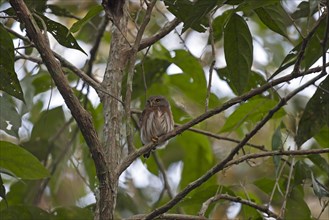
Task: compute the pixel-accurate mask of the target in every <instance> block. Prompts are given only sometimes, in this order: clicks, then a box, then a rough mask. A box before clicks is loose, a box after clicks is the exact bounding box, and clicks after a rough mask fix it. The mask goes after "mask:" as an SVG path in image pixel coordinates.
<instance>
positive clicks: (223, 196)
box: [199, 194, 281, 219]
mask: <svg viewBox="0 0 329 220" xmlns="http://www.w3.org/2000/svg"><path fill="white" fill-rule="evenodd" d="M221 199H224V200H228V201H232V202H237V203H241V204H244V205H247V206H250V207H252V208H255V209H256V210H258V211H260V212H263V213H265V214H267V216H266V217H273V218H275V219H281V218H279V216H278V215H277V214H275V213H274V212H272V211H271V210H269V209H268V208H267V207H265V206H261V205H257V204H256V203H254V202H251V201H249V200H245V199H242V198H240V197H234V196H230V195H227V194H219V195H216V196H214V197H211V198H210V199H208V200H207V201H206V202H204V203H203V204H202V208H201V210H200V212H199V215H200V216H204V215H205V213H206V211H207V209H208V207H209V205H210V204H211V203H214V202H217V201H218V200H221Z"/></svg>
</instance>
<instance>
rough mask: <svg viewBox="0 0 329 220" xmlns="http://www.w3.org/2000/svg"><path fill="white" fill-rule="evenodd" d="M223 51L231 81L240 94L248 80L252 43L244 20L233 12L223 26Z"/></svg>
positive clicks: (251, 58)
mask: <svg viewBox="0 0 329 220" xmlns="http://www.w3.org/2000/svg"><path fill="white" fill-rule="evenodd" d="M224 53H225V60H226V64H227V68H228V70H229V74H230V75H231V77H230V78H231V82H232V84H233V85H234V87H235V89H236V91H237V93H238V94H242V93H243V91H244V90H245V86H246V85H247V84H248V82H249V77H250V70H251V65H252V61H253V45H252V37H251V33H250V31H249V28H248V25H247V23H246V21H245V20H244V19H243V18H242V17H241V16H239V15H238V14H235V13H234V14H232V16H231V18H230V19H229V20H228V22H227V24H226V26H225V28H224Z"/></svg>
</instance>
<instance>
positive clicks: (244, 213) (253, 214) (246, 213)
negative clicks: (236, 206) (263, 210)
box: [239, 205, 263, 220]
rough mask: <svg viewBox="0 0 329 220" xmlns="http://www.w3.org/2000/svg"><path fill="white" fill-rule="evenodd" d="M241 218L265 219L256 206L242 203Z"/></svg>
mask: <svg viewBox="0 0 329 220" xmlns="http://www.w3.org/2000/svg"><path fill="white" fill-rule="evenodd" d="M239 219H253V220H263V217H262V215H261V214H260V213H259V212H258V211H257V210H256V209H255V208H253V207H250V206H247V205H242V207H241V211H240V214H239Z"/></svg>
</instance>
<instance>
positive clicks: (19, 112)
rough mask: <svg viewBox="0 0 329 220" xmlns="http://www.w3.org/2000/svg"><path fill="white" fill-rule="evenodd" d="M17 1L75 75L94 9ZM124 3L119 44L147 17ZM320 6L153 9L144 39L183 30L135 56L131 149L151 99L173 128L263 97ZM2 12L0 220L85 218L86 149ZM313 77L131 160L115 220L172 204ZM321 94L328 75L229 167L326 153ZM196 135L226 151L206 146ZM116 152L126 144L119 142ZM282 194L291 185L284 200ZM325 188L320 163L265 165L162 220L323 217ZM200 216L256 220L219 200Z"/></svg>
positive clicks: (211, 186) (237, 170) (89, 188)
mask: <svg viewBox="0 0 329 220" xmlns="http://www.w3.org/2000/svg"><path fill="white" fill-rule="evenodd" d="M25 2H26V4H28V5H29V8H30V10H33V11H34V12H35V13H37V14H38V15H39V16H40V17H41V18H42V19H43V20H44V21H45V23H46V25H47V31H48V32H49V33H50V34H51V35H52V37H51V36H50V41H51V45H52V49H53V50H54V51H56V52H57V53H59V54H61V55H62V56H63V57H65V58H66V59H68V60H69V61H70V62H72V63H73V64H74V65H76V66H77V67H78V68H80V69H82V70H86V66H87V65H86V63H87V61H88V59H89V56H90V50H91V48H92V45H93V44H94V43H95V42H94V40H95V36H96V33H97V30H98V25H99V24H100V23H101V22H102V21H103V19H104V12H103V11H102V7H101V6H100V2H99V1H93V0H84V1H64V0H56V1H47V0H38V1H33V0H30V1H25ZM128 2H129V6H128V12H129V14H130V21H129V28H130V35H129V36H128V39H129V40H133V39H134V37H133V36H134V34H135V33H136V29H135V26H136V25H140V24H141V22H142V21H143V16H144V15H145V6H144V7H141V5H143V4H142V3H141V2H140V1H135V0H134V1H132V0H131V1H128ZM325 4H326V2H325V1H320V0H309V1H306V0H304V1H302V0H301V1H297V0H296V1H291V0H281V1H280V0H266V1H265V0H264V1H254V0H229V1H224V0H209V1H202V0H199V1H194V3H192V1H189V0H180V1H174V0H164V1H159V2H158V3H157V5H156V9H155V10H154V12H153V14H152V19H151V21H150V24H149V25H148V27H147V30H146V32H145V35H144V37H145V38H146V37H149V36H153V35H154V34H156V33H157V32H158V31H159V30H160V29H161V28H162V27H163V24H164V23H166V22H167V21H168V20H172V19H173V18H174V17H177V18H179V19H180V20H181V21H183V23H182V24H181V25H179V26H178V27H177V28H176V29H175V31H173V32H172V33H170V34H168V35H167V36H166V37H164V38H163V39H162V40H160V41H159V42H157V43H155V44H154V45H153V46H152V47H150V48H147V49H144V50H142V52H140V53H139V55H138V60H137V62H136V66H135V75H134V81H133V94H132V95H133V96H132V99H133V100H132V108H133V109H136V111H135V112H136V114H134V115H133V118H134V119H135V121H136V129H135V132H136V133H135V139H134V143H135V145H136V146H137V147H140V146H141V142H140V139H139V133H138V127H137V122H138V112H139V111H138V110H139V109H142V108H143V106H144V104H145V100H146V97H148V96H150V95H154V94H161V95H164V96H166V97H167V98H168V99H169V101H170V103H171V106H172V111H173V115H174V120H175V122H176V123H178V124H183V123H186V122H188V121H190V120H191V119H193V118H195V117H197V116H199V115H200V114H202V113H204V112H205V109H206V108H207V109H213V108H215V107H219V106H221V104H223V103H224V102H225V101H227V100H229V99H231V98H233V97H236V96H239V95H241V94H244V93H246V92H248V91H250V90H252V89H253V88H257V87H260V86H261V85H263V84H265V83H266V82H267V80H268V79H269V78H270V77H276V78H277V77H280V76H283V75H286V74H289V73H290V72H291V71H292V68H293V65H294V64H295V61H296V59H297V54H298V52H299V50H300V48H301V42H302V40H303V38H305V36H307V35H308V33H309V31H310V30H311V29H312V28H313V27H314V25H315V23H316V22H317V20H318V19H319V17H320V15H321V13H323V11H324V10H327V9H325ZM0 9H1V11H2V13H1V25H0V36H1V37H0V40H1V58H0V64H1V68H0V72H1V73H0V74H1V80H0V81H1V82H0V83H1V85H0V86H1V88H0V89H1V90H2V91H1V93H0V103H1V105H0V110H1V115H0V124H1V127H0V129H1V130H0V139H1V142H0V146H1V148H0V150H1V151H0V153H1V154H0V174H1V176H0V177H1V178H0V187H1V189H0V196H1V198H2V199H1V202H0V216H1V219H92V216H93V211H94V204H95V197H94V195H95V193H97V187H98V182H97V178H96V173H95V167H94V163H93V160H92V158H91V156H90V153H89V150H88V147H87V146H86V143H85V141H84V139H83V137H82V135H81V134H80V132H79V129H78V127H77V124H76V123H75V122H74V120H73V118H72V117H71V114H70V112H69V110H68V109H67V107H66V106H65V105H64V103H63V100H62V98H61V97H60V95H59V93H58V90H57V89H56V87H55V86H54V83H53V82H52V79H51V77H50V75H49V74H48V72H47V69H46V67H45V66H44V65H43V64H42V61H41V60H40V58H39V54H38V52H37V51H36V49H35V48H34V47H33V45H31V44H30V43H29V41H28V40H25V41H24V40H22V38H20V37H19V36H18V35H15V34H13V32H16V33H20V34H21V35H22V36H24V35H25V33H24V26H22V25H21V24H20V23H19V22H18V21H16V20H15V19H14V18H15V17H14V16H15V12H14V11H13V9H12V8H11V7H10V4H9V3H8V2H7V1H1V5H0ZM209 14H210V15H211V16H209ZM209 17H210V18H209ZM327 25H328V24H327V23H326V19H323V20H322V21H321V23H320V25H319V27H318V28H317V29H316V30H315V34H314V35H313V36H312V37H311V39H310V42H309V44H308V46H307V47H306V52H305V55H304V58H303V60H302V62H301V70H302V71H303V70H307V69H309V68H310V67H315V66H318V65H321V56H322V45H321V40H322V39H323V36H324V33H325V31H328V29H327ZM10 30H12V31H10ZM109 30H110V28H109V27H108V28H107V31H105V33H104V35H103V38H102V39H101V42H100V47H99V49H98V53H97V56H96V59H95V61H94V63H93V69H92V76H93V77H94V78H96V79H98V81H101V79H102V76H103V75H102V74H103V73H104V70H105V67H106V62H107V57H108V50H109V43H110V41H111V35H110V33H111V32H110V31H109ZM212 42H213V45H212ZM327 45H328V44H327ZM212 46H214V49H215V51H212ZM213 52H214V53H215V56H214V55H213V54H212V53H213ZM213 62H215V65H214V66H213V67H214V71H213V73H212V74H213V75H212V87H211V92H210V96H209V105H208V106H207V107H206V97H207V86H208V82H209V72H210V70H211V68H213V67H212V63H213ZM65 71H66V74H67V75H66V76H67V79H68V80H69V82H70V85H71V86H72V88H74V91H75V93H76V95H77V97H79V99H80V101H81V103H83V105H84V107H85V108H86V109H87V110H88V111H89V112H90V113H91V114H92V117H93V120H94V125H95V127H96V129H97V131H98V132H99V136H102V130H103V109H102V105H101V104H100V102H99V98H98V96H97V95H96V93H95V91H94V90H93V89H92V88H91V87H88V86H87V85H86V84H84V82H83V81H82V80H81V79H79V78H78V77H77V76H76V75H74V74H73V73H72V70H70V69H69V68H65ZM313 77H314V76H313V75H312V76H305V77H303V79H302V80H301V79H296V80H292V81H291V82H290V83H289V82H286V83H283V84H281V85H280V86H277V87H273V88H271V89H269V90H267V91H266V92H264V93H262V94H259V95H257V96H255V97H253V98H252V99H250V100H248V101H246V102H241V103H240V104H238V105H235V106H234V107H231V108H229V109H227V110H226V111H225V112H223V113H221V114H218V115H215V116H213V117H211V119H209V120H206V121H203V122H202V123H200V124H198V125H196V126H195V127H194V128H195V129H194V130H191V131H186V132H184V133H182V134H180V135H178V136H176V137H175V138H173V139H172V140H171V141H170V142H169V144H168V146H167V148H166V150H158V151H157V152H156V154H157V155H156V156H152V157H151V158H149V159H147V160H146V159H143V158H141V159H139V160H138V161H136V162H135V163H134V164H133V165H132V166H131V167H130V168H128V169H127V170H126V172H124V174H122V176H121V178H120V182H119V187H120V188H119V196H118V201H117V216H118V218H122V217H128V216H131V215H133V214H139V213H147V212H149V211H151V210H153V209H155V208H156V207H159V206H160V205H162V204H164V203H166V202H167V201H169V199H170V197H171V196H172V195H175V194H176V193H177V192H179V191H180V190H181V189H183V188H184V187H186V186H187V185H188V184H189V183H191V182H192V181H194V180H195V179H197V178H198V177H200V176H201V175H203V174H204V173H205V172H206V171H207V170H209V169H210V168H211V167H212V166H214V165H215V164H216V163H218V162H219V161H221V160H222V159H224V158H225V156H226V155H227V154H228V153H229V152H230V150H231V149H232V148H233V147H235V146H236V144H237V143H235V142H234V140H237V141H239V140H241V139H242V138H243V137H244V136H245V135H246V134H247V133H249V132H250V131H251V130H252V129H253V128H254V126H255V125H256V124H257V123H258V122H259V121H260V120H261V119H262V118H263V117H264V116H265V115H266V114H267V112H268V111H270V110H271V109H272V108H273V107H274V106H275V105H276V104H277V103H278V101H279V100H280V97H283V96H284V95H285V94H287V93H288V92H289V91H291V90H292V89H294V88H296V87H298V86H299V85H301V84H302V83H303V82H306V80H308V79H311V78H313ZM328 91H329V79H328V77H326V79H325V80H324V81H322V83H321V85H320V86H319V83H317V84H316V85H314V86H312V87H310V88H308V89H307V90H305V91H303V92H302V93H299V94H297V95H296V96H295V97H294V98H293V99H292V100H291V101H290V102H289V103H288V104H287V105H286V106H285V107H284V108H282V109H281V110H280V111H279V112H277V113H276V114H275V115H274V117H273V118H272V119H271V120H270V121H269V122H268V123H267V124H266V125H265V126H264V127H263V128H262V129H261V130H260V131H259V132H258V133H257V134H256V135H255V136H254V137H253V138H252V139H251V140H250V142H249V145H246V146H245V147H244V152H240V153H239V155H238V156H242V155H243V154H246V153H258V152H260V151H271V150H288V149H296V148H297V146H298V148H299V149H321V148H328V144H329V140H328V136H329V135H328V134H329V113H328V112H329V96H328ZM124 93H125V84H124V85H123V94H124ZM200 131H201V132H200ZM202 131H207V132H208V133H211V134H213V135H215V136H220V137H224V138H230V139H233V141H232V140H231V141H227V140H225V139H220V138H214V137H211V135H207V134H202ZM122 142H123V144H125V140H123V141H122ZM296 143H297V144H296ZM157 160H160V165H162V166H163V168H164V171H165V172H166V174H167V175H166V179H167V181H168V184H169V186H170V189H171V195H170V193H169V194H168V193H167V192H166V188H165V184H164V176H163V172H161V169H160V168H159V167H160V165H159V161H157ZM292 164H294V166H293V167H291V165H292ZM291 172H292V175H289V174H290V173H291ZM288 182H289V184H288ZM287 185H288V186H290V188H288V190H289V196H288V198H287V197H286V190H287ZM328 185H329V164H328V153H326V154H321V155H320V154H319V155H305V156H295V157H281V156H274V157H263V158H259V159H252V160H248V161H245V162H243V163H240V164H238V165H232V166H230V167H228V168H226V169H225V170H224V171H223V172H220V173H218V174H217V175H215V176H213V177H212V178H211V179H210V180H209V181H207V182H206V183H204V184H203V185H201V186H200V187H198V188H197V189H196V190H194V191H193V192H191V193H190V194H189V195H188V196H187V197H186V198H185V199H184V200H183V201H182V202H181V203H180V204H179V205H178V206H177V208H174V209H172V210H171V211H170V212H173V213H176V212H184V213H187V214H191V215H197V214H198V212H199V211H200V209H201V206H202V204H203V203H204V202H205V201H206V200H207V199H209V198H211V197H212V196H215V195H216V194H218V193H222V194H228V195H231V196H235V197H239V198H243V199H246V200H250V201H252V202H255V203H256V204H259V205H263V204H265V205H270V207H271V209H272V210H273V211H274V212H276V213H279V212H280V209H281V208H282V207H283V206H285V207H286V213H285V217H284V218H285V219H314V218H315V219H316V218H319V219H328V218H329V216H328V194H329V193H328ZM285 203H286V204H285ZM206 217H209V218H212V219H225V218H239V219H249V218H252V219H260V218H263V215H262V214H261V213H260V212H258V211H257V210H256V209H254V208H251V207H249V206H246V205H240V204H239V203H233V202H229V201H225V200H220V201H219V202H217V203H214V204H212V205H211V206H210V207H209V209H208V211H207V212H206Z"/></svg>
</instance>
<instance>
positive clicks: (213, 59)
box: [205, 15, 216, 112]
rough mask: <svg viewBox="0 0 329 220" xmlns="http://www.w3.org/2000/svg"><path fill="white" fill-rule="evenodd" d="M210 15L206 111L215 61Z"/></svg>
mask: <svg viewBox="0 0 329 220" xmlns="http://www.w3.org/2000/svg"><path fill="white" fill-rule="evenodd" d="M212 22H213V20H212V16H211V15H209V38H210V42H211V59H212V62H211V64H210V68H209V79H208V80H209V81H208V87H207V96H206V108H205V109H206V112H207V111H208V106H209V99H210V91H211V82H212V73H213V71H214V67H215V63H216V52H215V40H214V30H213V28H212Z"/></svg>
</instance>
